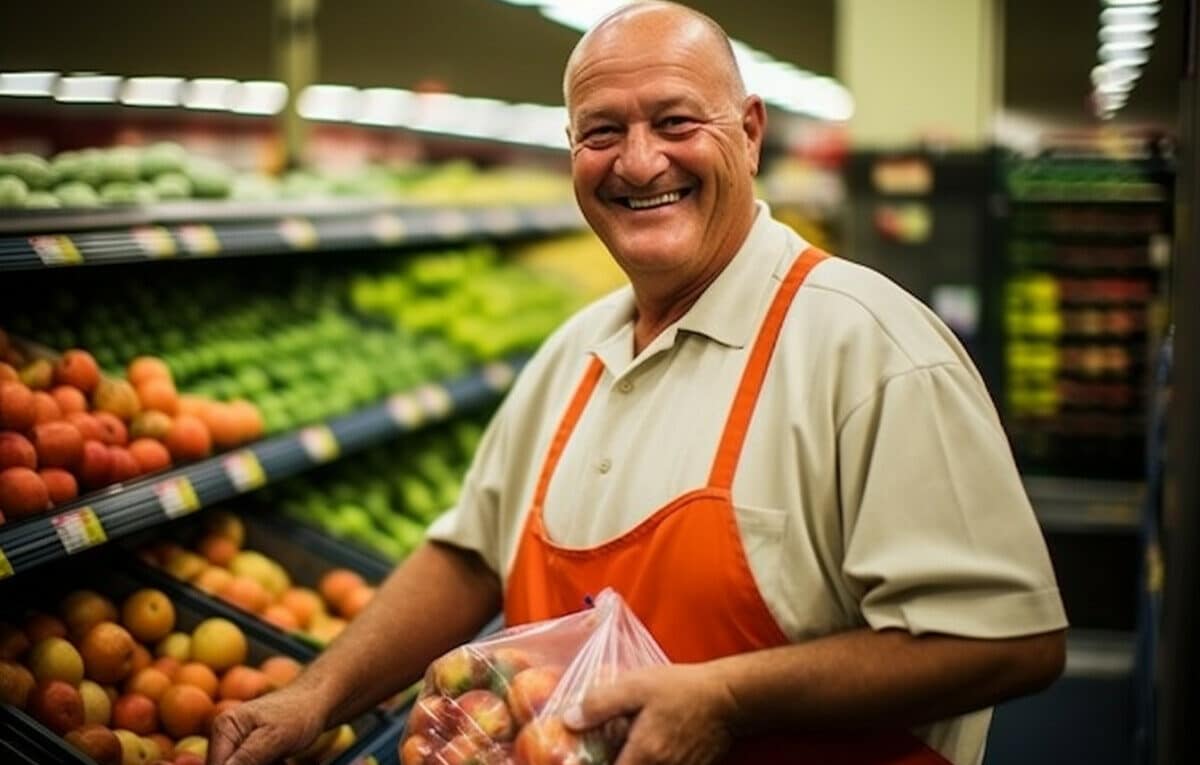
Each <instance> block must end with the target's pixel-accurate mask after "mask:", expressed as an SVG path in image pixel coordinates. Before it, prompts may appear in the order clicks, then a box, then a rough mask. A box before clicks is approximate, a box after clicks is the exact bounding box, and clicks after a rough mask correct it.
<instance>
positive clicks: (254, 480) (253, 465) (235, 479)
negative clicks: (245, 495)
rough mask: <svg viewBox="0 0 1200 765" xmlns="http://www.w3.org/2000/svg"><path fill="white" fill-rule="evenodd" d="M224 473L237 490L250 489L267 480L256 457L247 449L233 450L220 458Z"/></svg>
mask: <svg viewBox="0 0 1200 765" xmlns="http://www.w3.org/2000/svg"><path fill="white" fill-rule="evenodd" d="M221 464H222V465H224V466H225V475H226V476H228V477H229V482H230V483H232V484H233V485H234V486H235V487H236V488H237V490H238V491H252V490H254V489H257V488H259V487H260V486H262V485H263V484H265V483H266V482H267V474H266V472H265V471H264V470H263V468H262V463H260V462H259V461H258V457H257V456H256V455H255V454H254V452H252V451H250V450H249V449H242V450H241V451H237V452H234V453H233V454H230V455H228V456H226V457H225V458H224V459H223V460H221Z"/></svg>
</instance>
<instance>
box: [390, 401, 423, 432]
mask: <svg viewBox="0 0 1200 765" xmlns="http://www.w3.org/2000/svg"><path fill="white" fill-rule="evenodd" d="M387 409H388V414H389V415H391V417H392V421H393V422H395V423H396V424H397V425H400V426H401V427H405V428H415V427H417V426H418V425H420V424H421V421H422V420H424V419H425V413H424V412H422V411H421V405H420V404H419V403H417V400H416V399H415V398H413V397H412V396H410V395H409V394H407V393H397V394H396V395H394V396H390V397H388V400H387Z"/></svg>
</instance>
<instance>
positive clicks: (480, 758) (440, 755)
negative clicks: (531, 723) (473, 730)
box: [426, 733, 513, 765]
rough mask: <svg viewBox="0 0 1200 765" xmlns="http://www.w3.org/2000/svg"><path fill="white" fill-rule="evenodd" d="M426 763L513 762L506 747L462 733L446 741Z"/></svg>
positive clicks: (497, 764)
mask: <svg viewBox="0 0 1200 765" xmlns="http://www.w3.org/2000/svg"><path fill="white" fill-rule="evenodd" d="M426 762H428V763H431V764H435V765H512V762H513V760H512V756H511V754H510V752H509V749H508V747H507V746H506V745H504V744H496V743H492V742H489V741H485V740H481V739H479V738H478V737H476V736H475V735H473V734H469V733H463V734H461V735H458V736H455V737H454V738H452V739H450V740H449V741H447V742H446V745H445V746H443V747H442V748H441V749H439V750H438V751H436V752H434V754H433V755H432V756H431V757H430V758H429V759H428V760H426Z"/></svg>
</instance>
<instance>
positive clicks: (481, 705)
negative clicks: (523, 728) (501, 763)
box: [454, 690, 517, 741]
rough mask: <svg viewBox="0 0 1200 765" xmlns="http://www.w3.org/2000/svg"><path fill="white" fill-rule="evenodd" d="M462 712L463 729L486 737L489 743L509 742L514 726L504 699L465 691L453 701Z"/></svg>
mask: <svg viewBox="0 0 1200 765" xmlns="http://www.w3.org/2000/svg"><path fill="white" fill-rule="evenodd" d="M454 703H455V704H457V705H458V708H459V710H460V711H461V712H462V716H463V718H465V719H464V720H463V725H462V727H463V729H465V730H466V731H467V732H469V733H478V734H482V735H483V736H486V737H487V739H488V740H489V741H511V740H512V738H513V736H515V735H516V732H517V731H516V726H515V725H514V724H513V718H512V715H511V714H509V711H508V706H507V705H506V704H505V703H504V699H502V698H500V697H499V696H497V695H496V694H494V693H492V692H491V691H484V690H474V691H467V692H466V693H464V694H463V695H461V696H459V697H458V698H457V699H455V700H454Z"/></svg>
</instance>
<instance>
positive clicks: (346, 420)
mask: <svg viewBox="0 0 1200 765" xmlns="http://www.w3.org/2000/svg"><path fill="white" fill-rule="evenodd" d="M524 362H525V359H524V358H514V359H511V360H508V361H500V362H493V363H490V364H487V365H485V366H482V367H480V368H478V369H475V370H473V371H471V372H469V373H468V374H465V375H463V376H461V377H457V378H455V379H452V380H448V381H445V382H442V383H431V384H427V385H424V386H421V387H419V388H417V389H415V390H411V391H407V392H403V393H397V394H394V395H392V396H390V397H389V398H387V399H386V400H385V401H383V402H381V403H378V404H375V405H372V406H369V407H367V408H364V409H361V410H359V411H357V412H352V413H350V414H347V415H344V416H342V417H338V418H335V419H332V420H330V421H328V422H326V423H322V424H317V425H310V426H308V427H304V428H301V429H299V430H297V431H294V432H291V433H286V434H284V435H280V436H276V437H273V438H268V439H265V440H262V441H259V442H256V443H254V444H250V445H248V446H245V447H242V448H238V449H235V450H233V451H229V452H225V453H222V454H218V455H216V456H214V457H211V458H209V459H206V460H202V461H200V462H195V463H192V464H189V465H185V466H182V467H179V468H175V469H172V470H169V471H166V472H164V473H159V474H156V475H153V476H148V477H146V478H143V479H140V480H138V481H134V482H130V483H128V484H116V485H113V486H110V487H108V488H106V489H102V490H100V491H99V492H96V493H93V494H90V495H87V496H84V497H81V498H80V499H79V500H76V501H75V502H72V503H70V504H67V505H64V506H62V507H61V508H56V509H55V510H54V511H52V512H49V513H45V514H42V515H39V516H35V517H32V518H29V519H26V520H23V521H18V522H12V523H9V524H6V525H4V526H0V580H2V579H4V578H7V577H11V576H15V575H18V574H22V573H25V572H26V571H29V570H31V569H33V568H36V567H38V566H42V565H44V564H47V563H51V562H54V561H57V560H61V559H63V558H66V557H68V556H70V555H73V554H75V553H78V552H81V551H83V550H86V549H89V548H92V547H95V546H97V545H101V544H104V543H105V542H108V541H110V540H113V539H117V538H121V537H126V536H129V535H130V534H133V533H135V532H138V531H141V530H143V529H147V528H151V527H153V526H156V525H158V524H161V523H164V522H166V521H168V520H171V519H174V518H178V517H181V516H184V515H187V514H189V513H192V512H195V511H196V510H199V509H200V508H202V507H207V506H210V505H213V504H215V503H217V502H222V501H225V500H227V499H230V498H232V497H235V496H238V495H240V494H245V493H247V492H250V491H253V490H255V489H258V488H260V487H262V486H265V485H266V484H268V483H271V482H274V481H278V480H280V479H283V478H287V477H289V476H293V475H296V474H297V473H301V472H303V471H306V470H309V469H311V468H315V467H317V466H319V465H322V464H325V463H327V462H330V461H332V460H335V459H337V458H339V457H340V456H343V455H345V454H348V453H350V452H354V451H358V450H360V449H363V448H365V447H368V446H371V445H373V444H376V443H380V442H383V441H386V440H388V439H391V438H395V437H396V436H399V435H402V434H404V433H408V432H412V431H415V430H418V429H419V428H421V427H423V426H425V425H426V424H429V423H434V422H440V421H443V420H446V419H448V418H450V417H451V416H453V415H454V414H455V413H456V412H460V411H466V410H470V409H473V408H475V407H478V406H481V405H484V404H486V403H490V402H494V401H496V400H497V399H498V398H499V397H500V396H501V394H503V393H504V392H505V391H506V390H507V389H508V387H509V386H510V385H511V384H512V380H513V378H514V377H515V375H516V373H517V371H518V370H519V369H520V367H521V366H523V365H524Z"/></svg>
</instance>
